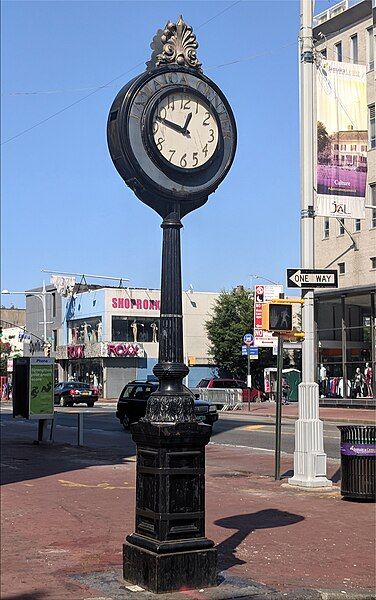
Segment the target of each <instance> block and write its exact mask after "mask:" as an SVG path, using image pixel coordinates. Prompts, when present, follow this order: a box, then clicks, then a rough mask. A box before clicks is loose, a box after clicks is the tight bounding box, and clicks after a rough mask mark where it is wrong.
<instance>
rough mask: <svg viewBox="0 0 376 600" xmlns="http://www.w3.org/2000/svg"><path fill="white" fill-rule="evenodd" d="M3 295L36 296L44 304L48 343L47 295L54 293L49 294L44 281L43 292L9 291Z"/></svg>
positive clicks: (45, 339)
mask: <svg viewBox="0 0 376 600" xmlns="http://www.w3.org/2000/svg"><path fill="white" fill-rule="evenodd" d="M1 293H2V294H9V295H13V294H22V295H25V296H36V297H37V298H39V300H40V301H41V302H42V306H43V342H44V343H46V342H47V295H48V294H51V293H52V292H47V290H46V284H45V282H44V281H43V287H42V291H41V292H26V291H25V292H10V291H9V290H2V292H1Z"/></svg>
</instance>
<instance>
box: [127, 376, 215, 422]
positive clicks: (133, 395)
mask: <svg viewBox="0 0 376 600" xmlns="http://www.w3.org/2000/svg"><path fill="white" fill-rule="evenodd" d="M183 387H184V389H185V390H186V391H187V392H189V393H190V394H191V395H192V397H193V398H194V403H195V414H196V419H197V421H201V422H203V423H206V424H207V425H213V423H214V422H215V421H217V420H218V412H217V408H216V406H215V405H214V404H210V402H206V401H205V400H199V399H198V398H196V397H195V396H194V394H192V392H191V391H190V390H189V389H188V388H187V387H185V386H183ZM157 388H158V383H157V382H154V381H131V382H130V383H128V384H127V385H126V386H125V388H124V389H123V391H122V392H121V394H120V397H119V400H118V403H117V407H116V416H117V418H118V419H119V421H120V423H121V424H122V425H123V427H124V429H128V428H129V425H130V424H131V423H135V422H136V421H138V420H139V419H141V417H144V416H145V413H146V404H147V401H148V398H149V396H150V394H152V393H153V392H155V391H156V390H157Z"/></svg>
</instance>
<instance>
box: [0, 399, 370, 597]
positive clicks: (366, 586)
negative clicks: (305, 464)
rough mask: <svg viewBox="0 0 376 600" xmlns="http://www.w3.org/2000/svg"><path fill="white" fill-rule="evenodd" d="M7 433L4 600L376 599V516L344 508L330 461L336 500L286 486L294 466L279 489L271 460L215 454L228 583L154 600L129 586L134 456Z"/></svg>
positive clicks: (245, 452)
mask: <svg viewBox="0 0 376 600" xmlns="http://www.w3.org/2000/svg"><path fill="white" fill-rule="evenodd" d="M287 408H289V407H287ZM1 431H2V458H1V462H2V470H3V482H4V485H3V487H2V516H3V519H2V520H3V531H2V586H3V592H2V599H3V600H94V599H96V600H99V599H100V600H120V599H127V600H128V599H129V598H132V599H136V600H149V599H151V598H156V600H164V599H167V598H168V599H170V600H175V599H176V600H188V599H192V598H194V599H198V598H201V599H203V600H206V599H208V600H209V599H211V598H218V599H219V598H255V599H256V598H257V599H259V600H262V599H265V600H274V599H275V600H276V599H277V598H287V599H289V600H290V599H291V600H292V599H293V598H294V599H297V600H300V599H303V598H322V599H323V598H327V599H329V598H333V599H334V598H346V597H348V598H353V599H357V600H360V599H361V598H370V599H371V598H374V595H373V592H370V591H368V592H366V590H371V589H372V588H373V585H374V540H373V531H374V527H373V524H374V521H375V514H374V505H372V504H368V503H361V502H349V501H344V500H342V499H341V496H340V494H339V488H338V481H339V463H338V462H337V461H328V475H329V476H330V477H332V478H333V481H334V482H335V485H334V487H333V488H332V489H330V490H329V491H323V490H321V491H320V490H319V491H315V492H312V491H307V490H302V489H300V490H297V489H293V488H290V487H289V486H288V485H287V480H286V477H287V476H288V475H290V470H291V468H292V456H291V455H287V454H283V455H282V473H284V480H283V481H281V482H275V481H274V479H273V455H271V454H270V453H266V452H265V453H263V452H260V453H258V454H256V453H255V452H254V451H252V450H250V449H246V448H236V447H228V446H222V445H220V444H216V443H211V444H210V445H209V446H208V449H207V476H206V498H207V502H206V504H207V506H206V515H207V517H206V518H207V531H206V533H207V536H208V537H209V538H211V539H213V540H214V541H215V543H216V545H217V548H218V554H219V570H220V571H221V576H222V577H223V578H225V579H224V583H223V584H221V585H220V586H219V587H218V588H215V589H212V590H203V591H191V592H186V593H185V592H183V591H182V592H179V593H177V594H169V595H159V596H154V595H153V594H150V593H147V592H142V591H135V592H132V591H130V590H129V589H127V588H126V587H125V584H124V582H123V581H122V579H121V567H122V543H123V541H124V538H125V535H126V534H128V533H130V532H132V531H133V529H134V496H135V457H134V456H133V455H132V454H131V452H132V451H131V452H128V454H127V455H126V453H125V452H124V451H123V449H122V448H119V447H114V448H113V449H110V450H109V449H104V448H100V449H98V448H95V449H94V448H77V447H74V446H68V445H63V444H56V445H53V446H51V445H39V446H36V445H33V444H32V439H33V436H34V433H35V432H34V431H33V430H32V428H31V427H29V428H28V427H25V428H16V426H15V425H8V424H6V423H3V425H2V429H1ZM226 582H227V583H226ZM231 582H232V583H231ZM229 584H231V585H232V588H231V589H233V593H232V592H231V595H224V593H225V592H226V589H227V588H228V585H229ZM226 585H227V588H226ZM231 585H230V587H231ZM249 590H253V591H252V593H250V592H249ZM318 590H331V595H325V594H328V593H329V592H325V594H324V593H323V592H321V591H318ZM278 592H279V593H278Z"/></svg>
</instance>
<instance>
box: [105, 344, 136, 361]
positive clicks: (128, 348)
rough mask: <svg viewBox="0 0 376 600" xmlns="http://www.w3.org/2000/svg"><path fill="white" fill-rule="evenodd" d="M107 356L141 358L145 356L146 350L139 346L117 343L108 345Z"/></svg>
mask: <svg viewBox="0 0 376 600" xmlns="http://www.w3.org/2000/svg"><path fill="white" fill-rule="evenodd" d="M107 356H109V357H110V356H111V357H116V358H125V357H127V358H131V357H138V358H139V357H142V356H144V349H143V348H142V347H141V346H140V345H139V344H129V343H127V342H125V343H122V342H115V343H111V344H107Z"/></svg>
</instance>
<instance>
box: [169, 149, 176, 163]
mask: <svg viewBox="0 0 376 600" xmlns="http://www.w3.org/2000/svg"><path fill="white" fill-rule="evenodd" d="M175 152H176V150H169V153H170V154H171V156H170V162H171V161H172V157H173V156H174V154H175Z"/></svg>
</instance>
